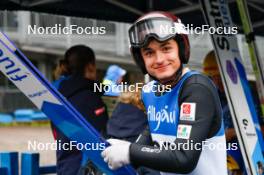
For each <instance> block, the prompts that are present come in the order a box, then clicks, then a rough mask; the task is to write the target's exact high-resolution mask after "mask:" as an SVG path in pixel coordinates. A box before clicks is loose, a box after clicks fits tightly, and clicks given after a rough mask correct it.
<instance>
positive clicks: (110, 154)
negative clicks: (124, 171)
mask: <svg viewBox="0 0 264 175" xmlns="http://www.w3.org/2000/svg"><path fill="white" fill-rule="evenodd" d="M107 141H108V142H109V143H110V144H111V146H109V147H107V148H106V149H105V150H104V151H103V152H102V154H101V156H102V157H103V158H104V161H105V162H106V163H107V164H108V166H109V168H110V169H112V170H115V169H118V168H120V167H122V166H124V165H127V164H129V163H130V160H129V146H130V144H131V143H130V142H127V141H123V140H119V139H109V140H107Z"/></svg>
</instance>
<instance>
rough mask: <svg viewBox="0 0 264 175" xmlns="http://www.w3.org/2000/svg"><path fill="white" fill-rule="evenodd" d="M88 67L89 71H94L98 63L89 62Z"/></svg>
mask: <svg viewBox="0 0 264 175" xmlns="http://www.w3.org/2000/svg"><path fill="white" fill-rule="evenodd" d="M86 69H87V70H88V71H89V72H94V71H95V70H96V65H95V64H87V66H86Z"/></svg>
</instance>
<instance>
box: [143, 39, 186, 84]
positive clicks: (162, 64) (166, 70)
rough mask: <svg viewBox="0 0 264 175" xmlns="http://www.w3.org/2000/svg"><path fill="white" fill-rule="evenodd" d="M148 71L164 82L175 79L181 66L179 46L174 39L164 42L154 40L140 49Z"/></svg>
mask: <svg viewBox="0 0 264 175" xmlns="http://www.w3.org/2000/svg"><path fill="white" fill-rule="evenodd" d="M140 52H141V55H142V57H143V60H144V62H145V66H146V69H147V71H148V73H149V74H150V75H152V76H154V77H156V78H157V79H158V80H159V81H160V82H161V83H162V84H166V82H168V81H171V80H173V78H175V77H174V76H175V73H176V71H177V70H178V69H179V68H180V64H181V63H180V58H179V47H178V44H177V42H176V41H175V40H174V39H170V40H168V41H164V42H158V41H157V40H152V41H150V43H149V44H148V45H147V46H146V47H143V48H141V49H140Z"/></svg>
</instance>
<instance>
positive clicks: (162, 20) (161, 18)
mask: <svg viewBox="0 0 264 175" xmlns="http://www.w3.org/2000/svg"><path fill="white" fill-rule="evenodd" d="M166 29H174V30H173V32H172V30H167V31H168V32H164V31H166ZM150 38H154V39H156V40H158V41H161V42H163V41H166V40H168V39H171V38H174V39H175V40H176V42H177V43H178V46H179V56H180V60H181V63H182V64H187V63H188V61H189V57H190V44H189V39H188V35H187V31H186V29H185V26H184V25H183V24H182V23H181V20H180V19H179V18H178V17H176V16H174V15H173V14H171V13H168V12H150V13H147V14H145V15H143V16H142V17H140V18H139V19H138V20H137V21H136V22H135V23H134V24H133V25H132V26H131V27H130V29H129V40H130V51H131V54H132V56H133V58H134V60H135V61H136V63H137V64H138V65H139V66H140V68H141V70H142V72H143V73H144V74H146V73H147V70H146V67H145V63H144V60H143V58H142V55H141V53H140V48H142V47H144V46H145V45H146V44H148V42H149V39H150Z"/></svg>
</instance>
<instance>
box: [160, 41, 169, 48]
mask: <svg viewBox="0 0 264 175" xmlns="http://www.w3.org/2000/svg"><path fill="white" fill-rule="evenodd" d="M166 45H170V43H169V41H166V42H163V43H161V44H160V47H164V46H166Z"/></svg>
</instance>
